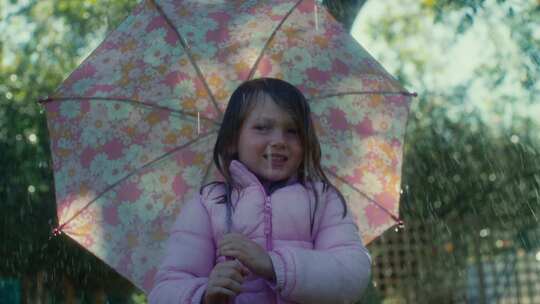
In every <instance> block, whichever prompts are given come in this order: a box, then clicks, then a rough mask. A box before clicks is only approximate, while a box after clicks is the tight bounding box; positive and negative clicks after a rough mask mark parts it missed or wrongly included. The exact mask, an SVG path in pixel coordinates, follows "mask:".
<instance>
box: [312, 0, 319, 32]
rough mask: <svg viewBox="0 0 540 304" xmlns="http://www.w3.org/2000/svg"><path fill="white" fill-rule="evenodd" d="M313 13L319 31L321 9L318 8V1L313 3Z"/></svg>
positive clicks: (316, 28) (316, 29)
mask: <svg viewBox="0 0 540 304" xmlns="http://www.w3.org/2000/svg"><path fill="white" fill-rule="evenodd" d="M313 13H314V16H315V31H317V32H318V31H319V11H318V8H317V1H315V2H314V3H313Z"/></svg>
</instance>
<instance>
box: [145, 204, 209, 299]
mask: <svg viewBox="0 0 540 304" xmlns="http://www.w3.org/2000/svg"><path fill="white" fill-rule="evenodd" d="M214 260H215V245H214V241H213V237H212V229H211V224H210V217H209V215H208V212H207V209H206V208H205V207H204V206H203V204H202V202H201V200H200V195H196V197H195V198H194V199H192V200H190V201H189V202H188V203H186V205H184V206H183V207H182V210H181V211H180V215H179V216H178V218H177V219H176V222H175V223H174V225H173V228H172V230H171V232H170V237H169V240H168V243H167V247H166V251H165V254H164V258H163V260H162V262H161V265H160V266H159V269H158V272H157V274H156V277H155V280H154V287H153V289H152V291H151V292H150V295H149V303H151V304H158V303H159V304H165V303H167V304H173V303H174V304H184V303H196V304H200V303H201V299H202V297H203V295H204V292H205V290H206V286H207V283H208V276H209V274H210V272H211V271H212V268H213V267H214Z"/></svg>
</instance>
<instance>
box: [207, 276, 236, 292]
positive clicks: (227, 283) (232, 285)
mask: <svg viewBox="0 0 540 304" xmlns="http://www.w3.org/2000/svg"><path fill="white" fill-rule="evenodd" d="M213 285H214V287H221V288H225V289H228V290H230V291H232V292H234V294H238V293H240V292H241V291H242V284H240V283H238V282H236V281H235V280H233V279H231V278H216V280H215V281H214V284H213Z"/></svg>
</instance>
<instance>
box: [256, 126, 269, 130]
mask: <svg viewBox="0 0 540 304" xmlns="http://www.w3.org/2000/svg"><path fill="white" fill-rule="evenodd" d="M254 128H255V130H259V131H265V130H268V126H255V127H254Z"/></svg>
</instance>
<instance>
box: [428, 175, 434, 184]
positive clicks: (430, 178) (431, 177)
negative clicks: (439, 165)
mask: <svg viewBox="0 0 540 304" xmlns="http://www.w3.org/2000/svg"><path fill="white" fill-rule="evenodd" d="M427 180H428V183H430V184H433V182H435V177H433V175H430V176H428V179H427Z"/></svg>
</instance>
